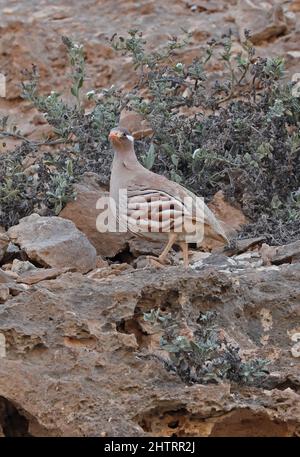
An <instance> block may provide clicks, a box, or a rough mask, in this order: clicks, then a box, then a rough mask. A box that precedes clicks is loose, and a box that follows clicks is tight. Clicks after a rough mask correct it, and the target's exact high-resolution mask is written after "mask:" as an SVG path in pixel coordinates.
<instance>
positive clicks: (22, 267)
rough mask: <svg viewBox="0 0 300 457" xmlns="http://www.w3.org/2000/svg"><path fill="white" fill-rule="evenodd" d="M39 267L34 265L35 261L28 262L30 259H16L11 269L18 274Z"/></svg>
mask: <svg viewBox="0 0 300 457" xmlns="http://www.w3.org/2000/svg"><path fill="white" fill-rule="evenodd" d="M37 269H38V268H37V267H36V266H35V265H33V263H31V262H28V260H26V261H23V260H19V259H14V260H13V263H12V266H11V271H12V272H13V273H17V274H18V275H22V274H23V273H26V272H28V271H32V270H37Z"/></svg>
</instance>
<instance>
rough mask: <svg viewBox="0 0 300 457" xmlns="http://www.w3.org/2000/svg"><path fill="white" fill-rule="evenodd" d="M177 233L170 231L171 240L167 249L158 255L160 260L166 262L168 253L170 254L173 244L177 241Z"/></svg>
mask: <svg viewBox="0 0 300 457" xmlns="http://www.w3.org/2000/svg"><path fill="white" fill-rule="evenodd" d="M177 235H178V234H177V233H170V235H169V241H168V243H167V245H166V247H165V249H164V250H163V252H162V253H161V254H160V256H159V257H158V260H159V262H161V263H164V262H165V261H166V258H167V255H168V253H169V251H170V249H171V248H172V246H173V244H174V243H175V241H176V238H177Z"/></svg>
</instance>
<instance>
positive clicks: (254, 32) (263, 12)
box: [236, 0, 288, 45]
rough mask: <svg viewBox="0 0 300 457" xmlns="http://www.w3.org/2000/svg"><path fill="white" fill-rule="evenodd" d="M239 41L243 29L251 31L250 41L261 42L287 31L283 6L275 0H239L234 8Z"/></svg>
mask: <svg viewBox="0 0 300 457" xmlns="http://www.w3.org/2000/svg"><path fill="white" fill-rule="evenodd" d="M236 23H237V25H238V29H239V34H240V39H241V41H244V40H245V36H244V31H245V30H250V31H251V42H252V43H253V44H256V45H258V44H261V43H262V42H264V41H267V40H270V39H271V38H274V37H278V36H280V35H283V34H285V33H287V31H288V24H287V19H286V17H285V14H284V10H283V7H282V6H281V5H280V4H279V3H278V2H276V0H268V1H267V2H262V1H260V0H239V2H238V6H237V10H236Z"/></svg>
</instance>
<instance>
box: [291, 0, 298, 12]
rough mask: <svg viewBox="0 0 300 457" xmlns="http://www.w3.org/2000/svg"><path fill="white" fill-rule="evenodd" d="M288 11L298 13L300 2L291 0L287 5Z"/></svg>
mask: <svg viewBox="0 0 300 457" xmlns="http://www.w3.org/2000/svg"><path fill="white" fill-rule="evenodd" d="M289 9H290V10H291V11H294V12H295V13H299V11H300V0H292V1H291V3H290V4H289Z"/></svg>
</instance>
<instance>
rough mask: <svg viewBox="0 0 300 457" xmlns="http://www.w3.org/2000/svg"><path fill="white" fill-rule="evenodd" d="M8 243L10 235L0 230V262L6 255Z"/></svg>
mask: <svg viewBox="0 0 300 457" xmlns="http://www.w3.org/2000/svg"><path fill="white" fill-rule="evenodd" d="M8 244H9V237H8V236H7V235H6V233H3V232H1V231H0V262H1V260H2V259H3V257H4V254H5V252H6V250H7V247H8Z"/></svg>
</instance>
